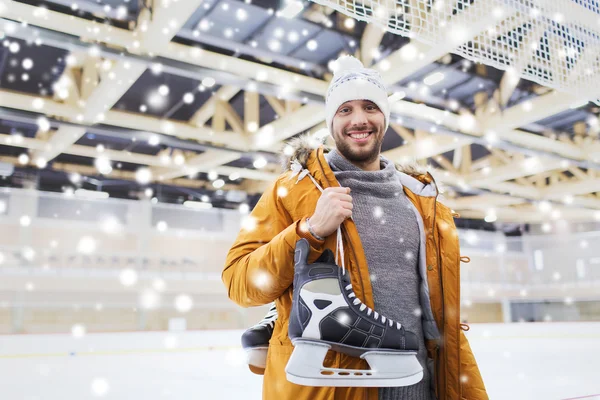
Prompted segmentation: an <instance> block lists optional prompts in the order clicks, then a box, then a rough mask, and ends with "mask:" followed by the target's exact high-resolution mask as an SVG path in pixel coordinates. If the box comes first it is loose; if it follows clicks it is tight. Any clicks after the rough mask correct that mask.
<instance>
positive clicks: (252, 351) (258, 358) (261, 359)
mask: <svg viewBox="0 0 600 400" xmlns="http://www.w3.org/2000/svg"><path fill="white" fill-rule="evenodd" d="M268 349H269V348H268V347H252V348H249V349H246V362H247V363H248V367H249V368H250V371H252V372H254V373H255V374H256V373H258V372H255V370H257V371H260V370H262V373H260V374H259V375H263V374H264V371H265V368H266V367H267V351H268ZM253 368H254V369H253Z"/></svg>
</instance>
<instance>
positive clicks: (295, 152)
mask: <svg viewBox="0 0 600 400" xmlns="http://www.w3.org/2000/svg"><path fill="white" fill-rule="evenodd" d="M319 146H324V148H325V152H326V153H327V152H329V151H330V150H331V149H332V148H331V147H329V146H326V145H324V143H323V142H322V141H321V140H319V139H318V138H316V137H315V136H314V135H311V134H309V133H305V134H303V135H300V136H298V137H297V138H294V139H292V140H290V141H289V142H288V143H287V145H286V148H285V149H284V151H283V152H282V153H281V167H282V172H285V171H288V170H289V169H290V168H291V165H292V163H293V162H294V161H298V162H299V163H300V165H302V167H304V168H306V163H307V162H308V157H309V156H310V153H311V152H312V151H313V150H315V149H317V148H319ZM395 165H396V170H398V171H400V172H402V173H405V174H406V175H409V176H412V177H413V178H418V177H419V176H423V175H427V169H425V168H424V167H423V166H421V165H419V164H417V163H416V162H408V163H395Z"/></svg>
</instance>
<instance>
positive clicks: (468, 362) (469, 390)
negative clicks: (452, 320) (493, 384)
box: [460, 331, 489, 400]
mask: <svg viewBox="0 0 600 400" xmlns="http://www.w3.org/2000/svg"><path fill="white" fill-rule="evenodd" d="M460 376H461V379H460V381H461V385H462V387H461V392H462V398H463V399H468V400H489V397H488V395H487V392H486V390H485V385H484V383H483V378H482V377H481V373H480V372H479V367H478V366H477V361H475V356H474V355H473V351H472V350H471V346H470V345H469V341H468V340H467V337H466V336H465V334H464V332H462V331H461V332H460Z"/></svg>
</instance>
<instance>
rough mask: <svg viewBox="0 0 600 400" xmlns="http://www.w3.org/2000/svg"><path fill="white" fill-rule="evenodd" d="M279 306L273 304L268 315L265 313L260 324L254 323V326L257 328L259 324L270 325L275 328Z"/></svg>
mask: <svg viewBox="0 0 600 400" xmlns="http://www.w3.org/2000/svg"><path fill="white" fill-rule="evenodd" d="M277 317H278V315H277V307H275V303H273V305H272V306H271V308H269V311H268V312H267V315H265V317H264V318H263V319H262V321H260V322H259V323H258V324H256V325H254V326H253V327H252V328H256V327H259V326H270V327H271V328H273V325H274V324H275V321H276V320H277Z"/></svg>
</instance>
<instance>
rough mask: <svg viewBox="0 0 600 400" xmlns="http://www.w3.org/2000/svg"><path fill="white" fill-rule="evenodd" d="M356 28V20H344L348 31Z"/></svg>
mask: <svg viewBox="0 0 600 400" xmlns="http://www.w3.org/2000/svg"><path fill="white" fill-rule="evenodd" d="M355 26H356V21H354V18H346V19H345V20H344V27H346V29H354V27H355Z"/></svg>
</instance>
